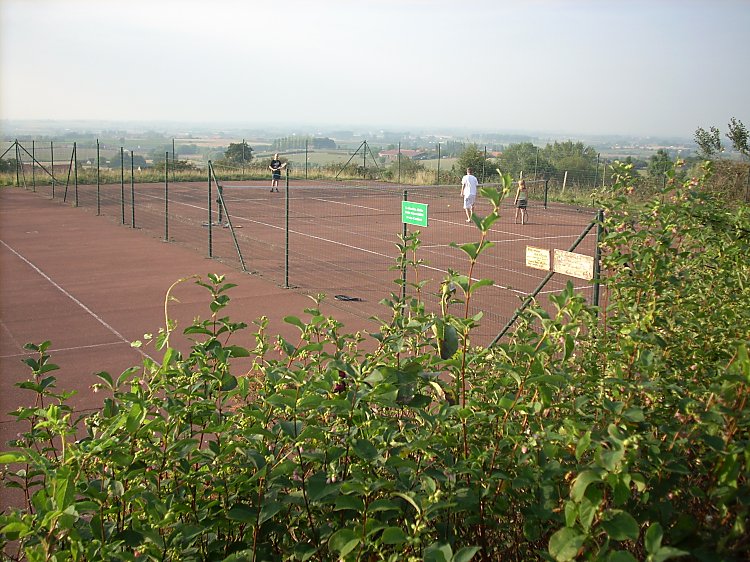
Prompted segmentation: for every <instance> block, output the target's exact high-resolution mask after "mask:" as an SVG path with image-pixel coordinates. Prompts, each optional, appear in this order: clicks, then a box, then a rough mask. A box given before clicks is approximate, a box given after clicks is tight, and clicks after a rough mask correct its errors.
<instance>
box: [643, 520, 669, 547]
mask: <svg viewBox="0 0 750 562" xmlns="http://www.w3.org/2000/svg"><path fill="white" fill-rule="evenodd" d="M663 538H664V530H663V529H662V526H661V524H660V523H659V522H658V521H657V522H656V523H653V524H652V525H651V526H650V527H649V528H648V530H647V531H646V533H645V535H644V537H643V544H644V546H645V547H646V552H648V553H649V554H656V553H657V552H658V551H659V549H660V548H661V541H662V539H663Z"/></svg>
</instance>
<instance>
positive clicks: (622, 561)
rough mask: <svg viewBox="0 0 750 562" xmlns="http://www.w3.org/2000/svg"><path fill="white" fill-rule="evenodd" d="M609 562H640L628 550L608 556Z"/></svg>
mask: <svg viewBox="0 0 750 562" xmlns="http://www.w3.org/2000/svg"><path fill="white" fill-rule="evenodd" d="M607 562H638V559H637V558H636V557H635V556H633V555H632V554H630V553H629V552H628V551H627V550H617V551H615V552H611V553H610V554H609V556H607Z"/></svg>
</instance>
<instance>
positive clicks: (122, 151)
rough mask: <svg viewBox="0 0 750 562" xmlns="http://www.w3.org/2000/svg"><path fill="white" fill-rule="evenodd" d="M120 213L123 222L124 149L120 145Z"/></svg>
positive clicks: (123, 222)
mask: <svg viewBox="0 0 750 562" xmlns="http://www.w3.org/2000/svg"><path fill="white" fill-rule="evenodd" d="M120 215H121V217H122V224H125V149H124V148H123V147H120Z"/></svg>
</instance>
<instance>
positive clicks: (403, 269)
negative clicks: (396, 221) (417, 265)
mask: <svg viewBox="0 0 750 562" xmlns="http://www.w3.org/2000/svg"><path fill="white" fill-rule="evenodd" d="M408 200H409V192H408V191H407V190H405V189H404V201H408ZM401 222H402V224H403V229H402V234H403V236H404V244H406V236H407V235H408V234H409V231H408V226H407V225H406V223H405V222H403V218H402V219H401ZM404 247H406V246H404ZM401 302H402V305H403V306H406V260H404V264H403V265H402V266H401Z"/></svg>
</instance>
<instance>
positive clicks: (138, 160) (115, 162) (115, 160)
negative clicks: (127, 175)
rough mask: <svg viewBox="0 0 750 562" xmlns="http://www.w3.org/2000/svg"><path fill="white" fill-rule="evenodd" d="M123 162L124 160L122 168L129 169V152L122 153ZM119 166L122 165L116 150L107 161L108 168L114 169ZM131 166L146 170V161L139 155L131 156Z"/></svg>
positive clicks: (118, 152)
mask: <svg viewBox="0 0 750 562" xmlns="http://www.w3.org/2000/svg"><path fill="white" fill-rule="evenodd" d="M124 160H125V164H124V167H125V168H130V166H131V162H130V152H129V151H127V150H126V151H125V152H124ZM121 166H122V165H121V164H120V151H119V150H118V151H117V152H115V155H114V156H113V157H112V159H111V160H110V161H109V167H110V168H115V169H116V168H120V167H121ZM132 166H133V167H134V168H147V167H148V163H147V162H146V159H145V158H144V157H143V156H141V155H140V154H133V162H132Z"/></svg>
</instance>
